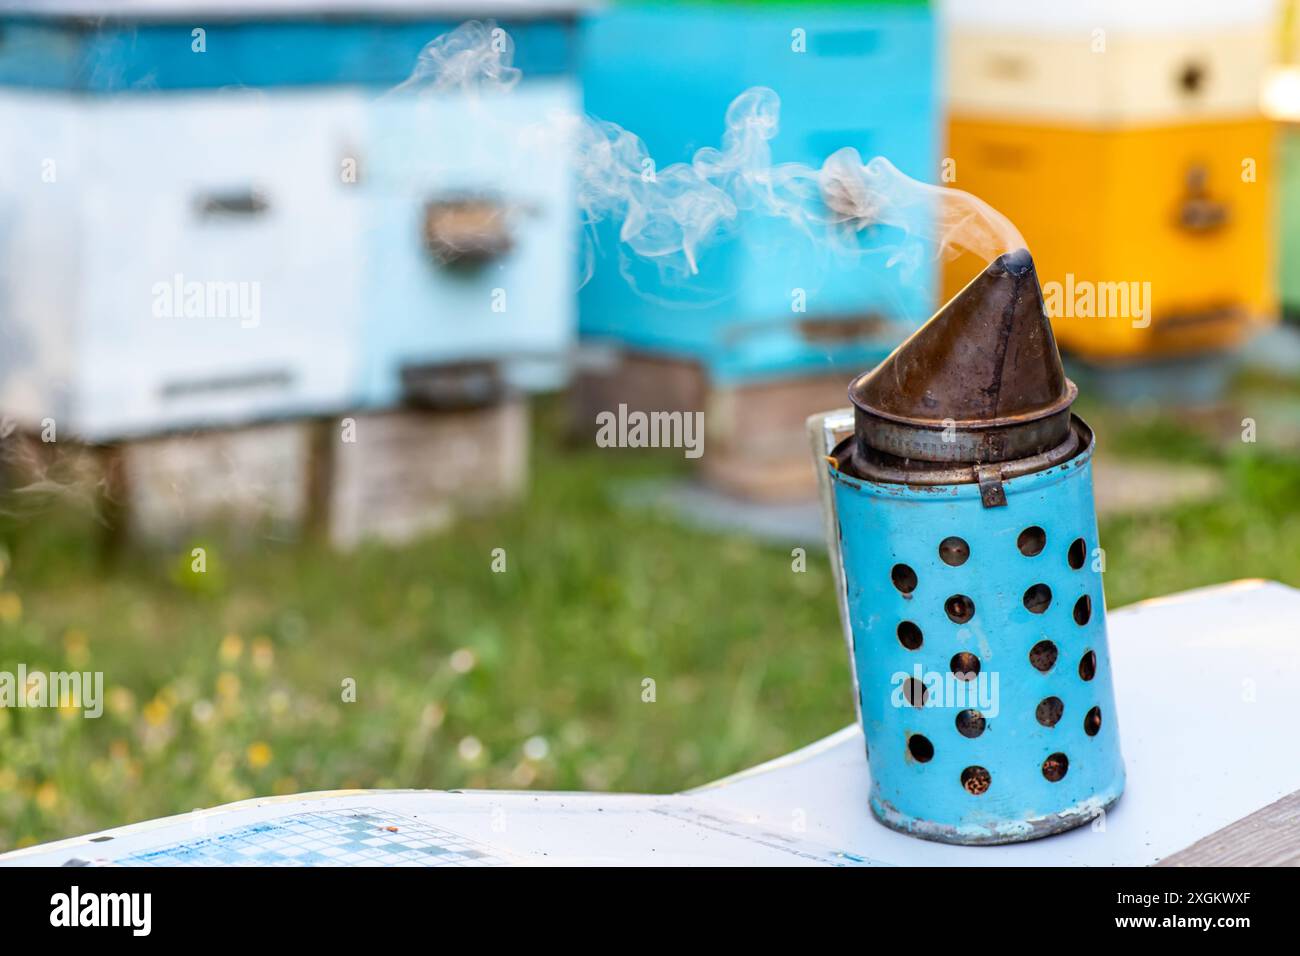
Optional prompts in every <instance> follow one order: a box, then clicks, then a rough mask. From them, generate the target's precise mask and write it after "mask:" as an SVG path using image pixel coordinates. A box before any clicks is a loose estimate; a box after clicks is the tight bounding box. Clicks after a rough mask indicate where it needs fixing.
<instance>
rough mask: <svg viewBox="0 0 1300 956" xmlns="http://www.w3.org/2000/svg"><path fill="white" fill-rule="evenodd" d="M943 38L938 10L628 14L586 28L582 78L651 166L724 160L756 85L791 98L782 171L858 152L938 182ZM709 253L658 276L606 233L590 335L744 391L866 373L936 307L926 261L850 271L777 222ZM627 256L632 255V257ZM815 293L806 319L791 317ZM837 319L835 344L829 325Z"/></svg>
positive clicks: (761, 224) (741, 225) (742, 224)
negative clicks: (738, 111)
mask: <svg viewBox="0 0 1300 956" xmlns="http://www.w3.org/2000/svg"><path fill="white" fill-rule="evenodd" d="M935 42H936V38H935V27H934V22H933V19H932V15H931V12H930V10H929V9H928V8H927V7H925V6H910V7H907V6H891V5H883V6H882V5H874V4H873V5H867V4H861V5H858V4H853V5H841V6H836V7H825V8H813V9H809V8H805V7H803V6H794V5H775V6H772V5H764V6H762V7H749V6H739V5H735V6H729V7H727V8H725V9H719V8H717V7H709V6H673V7H668V8H660V9H640V8H627V9H623V8H615V9H613V10H610V11H608V12H605V13H603V14H602V15H600V16H598V17H595V18H593V19H592V20H590V21H588V23H587V25H586V33H585V35H584V41H583V50H584V65H583V68H582V80H583V88H584V95H585V99H586V108H587V110H588V112H589V113H591V114H593V115H594V116H597V117H599V118H600V119H603V120H609V121H612V122H615V123H618V124H619V125H621V126H623V127H625V128H627V129H628V130H630V131H631V132H633V133H635V134H637V135H638V136H640V137H641V138H642V139H643V140H644V141H645V143H646V146H647V147H648V149H649V152H650V154H651V155H652V156H653V157H654V159H655V162H656V164H657V165H658V166H659V167H660V168H662V167H664V166H666V165H668V164H670V163H673V162H679V161H688V160H689V159H690V158H691V156H692V154H693V153H694V152H695V150H697V149H699V148H701V147H707V146H716V145H717V144H718V143H719V139H720V137H721V136H722V133H723V117H724V114H725V113H726V111H727V107H728V104H729V103H731V101H732V100H733V99H734V98H735V97H736V96H737V95H739V94H740V93H742V92H743V91H744V90H745V89H746V88H748V87H751V86H766V87H770V88H772V89H774V90H775V91H776V93H777V94H778V95H779V96H780V98H781V115H780V132H779V134H778V135H777V136H776V138H775V139H774V140H773V141H772V143H771V146H772V159H773V162H774V163H782V162H798V163H805V164H809V165H811V166H814V167H816V166H820V165H821V163H822V162H823V161H824V160H825V159H826V157H827V156H828V155H830V154H831V153H832V152H834V151H836V150H837V149H840V148H842V147H853V148H856V149H857V150H858V152H859V153H860V154H861V155H862V156H863V157H864V158H869V157H871V156H875V155H883V156H886V157H887V158H889V159H890V160H891V161H892V162H893V163H894V164H895V165H896V166H898V167H899V168H900V169H901V170H902V171H903V172H905V173H907V174H909V175H911V176H913V177H917V178H921V179H926V180H929V179H933V178H934V175H935V170H936V169H937V149H938V146H937V143H938V135H939V132H938V120H937V100H936V95H937V94H936V76H935V73H936V59H935ZM736 225H737V228H736V229H735V230H733V231H732V232H731V233H730V234H729V235H728V236H727V237H725V238H723V239H721V240H719V241H718V242H716V243H714V244H712V245H706V247H705V249H704V252H703V254H702V255H701V257H700V260H699V263H698V267H699V274H698V275H695V276H691V277H689V278H687V279H684V280H683V279H681V278H680V277H677V276H673V275H668V276H666V277H665V276H663V275H661V274H660V273H659V271H658V270H657V269H656V268H655V266H654V265H651V264H646V263H642V262H638V261H636V257H635V256H631V255H627V254H625V253H626V250H621V249H620V243H619V238H618V224H617V223H604V224H601V226H600V227H599V228H597V230H596V240H597V241H596V258H595V263H594V270H593V274H592V276H591V278H590V280H589V282H588V284H587V285H586V286H585V287H584V288H583V290H582V292H581V295H580V298H579V307H580V313H579V315H580V317H579V328H580V332H581V333H582V334H583V335H584V336H586V337H588V338H600V339H606V340H612V341H615V342H617V343H621V344H623V345H625V346H627V347H630V348H633V349H636V350H640V351H644V352H648V353H655V354H659V355H664V356H669V357H676V358H684V359H691V360H695V361H698V362H700V363H702V364H703V365H704V366H705V367H706V368H707V369H708V371H709V373H710V375H711V377H712V378H713V380H714V381H715V382H721V383H736V382H743V381H747V380H766V379H772V378H777V377H781V376H790V375H799V374H807V373H809V372H818V371H827V370H831V369H841V370H843V369H849V368H861V367H862V366H863V365H864V364H871V363H874V362H875V361H877V360H879V358H881V357H882V356H883V355H884V354H885V353H886V352H888V350H889V349H890V348H892V347H893V345H895V344H896V343H897V341H898V340H899V339H901V338H902V337H903V335H904V334H906V331H909V330H910V329H911V328H913V327H914V325H915V322H916V317H917V316H922V315H928V314H929V313H930V312H931V311H932V309H933V294H934V292H933V290H934V287H935V277H934V271H933V265H932V264H931V263H920V264H919V265H918V266H917V267H916V268H915V269H914V270H912V271H911V272H910V273H906V274H905V273H904V272H903V271H901V270H898V269H890V268H889V267H887V265H886V263H885V257H883V256H882V257H874V258H873V257H865V258H854V259H852V260H849V261H845V260H844V259H842V258H839V257H837V256H835V255H834V254H830V253H828V252H827V251H826V248H825V247H824V246H822V245H821V244H820V243H818V242H816V241H813V240H810V239H809V238H808V236H806V235H805V234H803V233H802V232H801V231H800V230H799V229H798V228H796V227H795V226H793V225H791V224H790V223H788V222H785V221H781V220H765V219H762V218H757V219H755V218H750V217H746V216H745V215H744V214H743V213H742V215H741V219H740V221H739V222H738V223H737V224H736ZM621 253H623V254H621ZM796 289H801V290H803V291H804V293H805V294H806V312H798V311H795V309H794V308H792V301H793V298H794V296H793V292H794V290H796ZM808 320H839V321H842V323H843V324H842V325H841V326H839V327H838V334H836V329H835V328H834V327H831V328H830V329H829V334H828V328H827V326H826V324H825V323H824V322H821V321H814V322H811V323H810V322H809V321H808Z"/></svg>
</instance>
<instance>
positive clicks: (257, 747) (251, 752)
mask: <svg viewBox="0 0 1300 956" xmlns="http://www.w3.org/2000/svg"><path fill="white" fill-rule="evenodd" d="M245 756H246V757H247V758H248V765H249V766H250V767H252V768H253V769H254V770H261V769H262V768H263V767H265V766H266V765H267V764H269V763H270V762H271V748H270V747H269V746H268V745H267V744H266V743H264V742H263V741H260V740H259V741H258V742H257V743H255V744H249V745H248V752H247V754H246V755H245Z"/></svg>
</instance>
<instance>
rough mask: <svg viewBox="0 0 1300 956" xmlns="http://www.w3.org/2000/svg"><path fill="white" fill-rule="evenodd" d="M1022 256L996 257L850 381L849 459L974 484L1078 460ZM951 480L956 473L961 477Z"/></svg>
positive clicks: (871, 472)
mask: <svg viewBox="0 0 1300 956" xmlns="http://www.w3.org/2000/svg"><path fill="white" fill-rule="evenodd" d="M1077 394H1078V389H1076V388H1075V385H1074V383H1073V382H1071V381H1070V380H1069V379H1068V378H1066V377H1065V369H1064V368H1063V367H1062V365H1061V355H1060V353H1059V352H1058V351H1057V348H1056V339H1055V337H1054V336H1053V335H1052V326H1051V323H1050V322H1049V321H1048V318H1047V311H1046V308H1045V307H1044V304H1043V293H1042V289H1041V288H1040V287H1039V284H1038V273H1037V271H1036V270H1035V268H1034V260H1033V258H1032V257H1031V256H1030V255H1029V251H1028V250H1027V249H1020V250H1017V251H1015V252H1008V253H1006V254H1004V255H1001V256H999V257H998V258H997V259H994V260H993V261H992V262H991V263H989V264H988V266H987V267H986V268H985V269H984V271H983V272H981V273H980V274H979V275H978V276H976V277H975V278H974V279H972V280H971V281H970V283H969V284H967V286H966V287H965V288H964V289H962V290H961V291H960V292H959V293H957V295H955V296H953V298H952V299H951V300H950V301H949V302H948V303H947V304H945V305H944V306H943V307H942V308H940V309H939V311H938V312H936V313H935V314H934V315H933V316H931V318H930V319H929V320H928V321H927V322H926V323H925V324H924V325H923V326H921V327H920V328H919V329H917V330H916V332H914V333H913V334H912V335H911V336H910V337H909V338H908V339H907V340H906V341H904V342H903V344H902V345H900V346H899V347H898V348H896V349H895V350H894V351H893V352H892V353H891V354H890V355H889V357H888V358H886V359H885V360H884V361H883V362H881V363H880V364H879V365H878V366H876V368H874V369H873V370H871V371H870V372H865V373H863V374H862V375H860V376H858V377H857V378H856V379H854V381H853V383H852V384H851V385H850V387H849V398H850V399H851V400H852V402H853V406H854V438H853V439H852V440H851V444H852V450H851V456H842V459H841V467H843V468H845V470H847V471H850V472H851V473H855V474H857V475H858V476H859V477H863V478H872V477H879V478H882V479H883V480H901V481H906V482H911V481H919V482H921V483H926V484H939V483H947V482H948V481H950V480H956V481H973V480H976V477H975V475H974V469H975V468H976V467H978V466H985V465H993V464H998V463H1002V462H1007V463H1011V462H1015V463H1016V464H1015V466H1014V467H1012V466H1010V465H1009V466H1007V467H1006V468H1003V469H1001V470H1002V471H1003V473H1004V475H1005V476H1006V477H1010V471H1014V472H1017V473H1023V472H1024V471H1025V470H1026V469H1028V470H1038V468H1039V467H1040V466H1041V467H1047V466H1050V465H1051V464H1053V463H1054V462H1055V461H1060V460H1064V459H1066V458H1069V457H1071V456H1072V455H1073V454H1074V452H1075V451H1077V450H1078V446H1079V441H1080V435H1079V434H1078V431H1079V427H1080V426H1081V423H1077V419H1076V420H1072V418H1071V415H1070V405H1071V404H1072V403H1073V402H1074V399H1075V396H1076V395H1077ZM954 476H955V477H954Z"/></svg>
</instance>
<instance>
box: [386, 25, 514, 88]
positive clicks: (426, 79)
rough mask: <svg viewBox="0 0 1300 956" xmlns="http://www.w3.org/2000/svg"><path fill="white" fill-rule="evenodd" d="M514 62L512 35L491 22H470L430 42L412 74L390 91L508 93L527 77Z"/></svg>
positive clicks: (422, 52)
mask: <svg viewBox="0 0 1300 956" xmlns="http://www.w3.org/2000/svg"><path fill="white" fill-rule="evenodd" d="M514 59H515V41H514V39H513V38H512V37H511V36H510V34H509V33H507V32H506V31H505V30H503V29H501V28H500V27H499V26H497V25H496V24H495V23H493V22H491V21H488V22H483V21H480V20H469V21H467V22H465V23H462V24H461V25H460V26H458V27H457V28H456V29H454V30H452V31H451V32H450V33H444V34H443V35H442V36H440V37H438V38H437V39H435V40H431V41H430V42H428V43H426V44H425V46H424V49H423V50H421V51H420V55H419V57H418V59H417V60H416V61H415V68H414V69H413V70H412V71H411V75H410V76H409V77H407V78H406V79H405V80H404V81H403V82H401V83H399V84H398V85H397V86H396V87H394V88H393V89H392V90H391V91H390V92H393V93H419V94H426V93H446V92H450V91H467V92H478V91H488V90H495V91H500V92H505V91H508V90H511V89H513V88H514V87H515V86H516V85H517V84H518V83H519V81H520V79H522V78H523V75H524V74H523V71H522V70H520V69H519V68H518V67H516V66H514Z"/></svg>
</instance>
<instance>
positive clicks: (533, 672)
mask: <svg viewBox="0 0 1300 956" xmlns="http://www.w3.org/2000/svg"><path fill="white" fill-rule="evenodd" d="M1288 387H1289V386H1288ZM1265 391H1266V393H1268V394H1270V395H1273V394H1274V391H1273V390H1272V388H1271V387H1270V388H1268V389H1266V390H1265ZM1085 414H1086V415H1089V416H1091V419H1092V420H1093V424H1094V425H1095V426H1096V427H1097V429H1098V431H1099V433H1101V434H1102V435H1103V436H1104V442H1105V444H1106V446H1107V447H1108V448H1109V449H1110V450H1111V451H1112V452H1114V453H1116V454H1119V455H1124V456H1129V457H1156V458H1159V459H1161V460H1168V461H1187V462H1195V463H1200V464H1205V465H1209V466H1212V467H1213V468H1214V469H1216V470H1218V471H1219V472H1220V473H1222V474H1223V475H1224V476H1226V478H1227V479H1228V480H1227V481H1226V482H1225V483H1224V486H1223V491H1222V493H1221V494H1220V495H1219V496H1218V497H1217V498H1216V499H1215V500H1213V501H1210V502H1202V503H1199V504H1186V505H1179V506H1175V507H1172V508H1166V509H1152V510H1149V511H1144V512H1143V513H1141V514H1140V515H1134V516H1127V517H1115V518H1109V519H1106V520H1104V521H1103V523H1102V543H1103V546H1104V547H1105V548H1106V551H1107V561H1108V568H1107V574H1106V589H1107V596H1108V602H1109V604H1110V605H1111V606H1112V607H1115V606H1119V605H1122V604H1126V603H1129V602H1131V601H1134V600H1137V599H1140V598H1143V597H1147V596H1150V595H1155V594H1163V593H1167V592H1170V591H1173V590H1178V589H1183V588H1188V587H1193V586H1197V585H1202V584H1209V583H1214V582H1218V581H1223V580H1229V579H1232V578H1237V577H1246V576H1261V577H1271V578H1276V579H1279V580H1283V581H1286V582H1288V583H1290V584H1292V585H1297V586H1300V544H1298V542H1300V510H1298V509H1297V508H1296V502H1297V501H1298V500H1300V450H1296V449H1294V448H1293V449H1292V450H1290V451H1277V450H1272V451H1270V450H1269V449H1268V447H1267V446H1266V444H1264V443H1261V444H1258V445H1246V444H1243V443H1241V442H1240V440H1239V438H1238V439H1237V440H1231V437H1230V438H1229V440H1228V441H1220V440H1218V439H1217V438H1216V437H1215V436H1214V435H1213V431H1214V430H1213V429H1210V432H1211V435H1210V437H1206V430H1205V429H1204V428H1200V429H1195V428H1190V427H1188V426H1186V425H1185V424H1180V423H1178V422H1175V421H1172V420H1169V419H1164V418H1159V417H1153V416H1150V415H1142V416H1133V415H1128V414H1120V413H1117V412H1113V411H1108V410H1106V409H1102V408H1095V407H1094V408H1092V409H1085ZM1222 431H1223V430H1222V429H1220V432H1222ZM1229 431H1231V430H1229ZM560 434H561V429H560V428H559V427H558V407H557V406H554V405H546V406H544V407H543V409H542V410H541V412H539V415H538V428H537V430H536V435H537V438H536V450H535V455H534V480H533V485H532V489H531V492H530V496H529V499H528V501H527V502H526V503H525V504H523V505H520V506H519V507H516V508H513V509H511V510H508V511H505V512H501V513H499V514H496V515H493V516H491V517H489V518H485V519H479V520H476V521H474V522H472V523H464V524H462V525H460V526H458V527H457V528H455V529H454V530H453V531H451V532H450V533H448V534H444V535H442V536H439V537H436V538H431V539H428V540H426V541H423V542H420V543H417V544H415V545H413V546H411V547H408V548H405V549H401V550H390V549H385V548H380V547H367V548H363V549H362V550H360V551H358V552H356V553H354V554H352V555H346V556H344V555H336V554H332V553H329V552H328V551H326V550H325V549H322V548H319V547H315V546H312V545H295V544H292V543H284V542H263V543H261V544H259V545H257V546H256V547H254V548H252V549H251V550H250V549H249V548H248V547H247V546H245V547H244V548H242V549H240V550H237V551H236V550H230V549H227V548H226V547H225V546H224V545H223V544H222V543H221V542H220V541H219V540H217V539H208V540H203V541H195V542H191V543H187V544H186V546H185V547H184V548H182V549H178V550H177V551H176V553H170V554H158V553H153V554H150V553H139V552H136V553H130V554H127V555H124V556H121V557H120V558H118V559H117V560H116V561H114V562H113V563H111V564H105V563H104V560H103V559H102V558H101V556H100V555H99V554H98V553H97V552H96V550H95V548H94V547H93V544H92V540H93V527H92V526H91V525H90V523H89V521H88V520H87V519H86V518H85V517H84V516H83V515H80V514H78V513H77V512H75V511H73V510H71V509H68V508H64V507H60V506H57V505H52V506H51V507H49V508H47V509H42V510H39V511H37V512H34V513H32V512H30V511H29V512H28V513H26V514H25V515H24V516H23V517H22V518H17V517H13V516H10V517H7V518H0V669H5V670H14V669H15V668H16V666H17V663H18V662H20V661H21V662H24V663H26V664H27V666H28V668H29V670H100V671H103V672H104V675H105V692H106V693H105V696H106V699H107V704H106V709H105V713H104V716H103V717H102V718H101V719H99V720H84V719H81V718H80V712H79V711H78V712H73V713H68V714H55V713H52V712H50V711H42V710H34V711H24V710H12V709H10V710H4V709H0V849H8V848H11V847H14V846H20V845H25V844H28V843H31V842H35V841H39V840H46V839H51V838H56V837H62V836H68V835H71V834H74V833H80V832H85V831H88V830H93V829H97V828H101V827H105V826H109V825H115V824H121V823H125V822H130V821H135V820H140V819H144V818H148V817H153V816H158V815H162V814H169V813H177V812H185V811H188V810H190V809H193V808H195V807H201V806H210V805H213V804H217V803H222V802H226V801H231V800H237V799H241V798H245V797H250V796H254V795H261V794H268V793H291V792H296V791H303V790H316V789H329V788H336V787H439V788H454V787H509V788H530V787H531V788H547V789H568V788H582V789H612V790H646V791H671V790H676V789H680V788H684V787H689V786H692V785H696V784H700V783H703V782H705V781H707V780H710V779H713V778H715V777H717V776H719V775H722V774H725V773H728V772H731V771H735V770H738V769H741V768H743V767H745V766H748V765H750V764H753V763H755V762H757V761H760V760H763V759H766V758H769V757H773V756H776V755H778V754H781V753H784V752H785V751H787V750H789V749H791V748H793V747H796V746H799V745H801V744H804V743H807V742H809V741H811V740H813V739H815V738H817V737H818V736H821V735H823V734H826V733H828V732H830V731H832V730H835V729H836V728H838V727H840V726H843V725H844V724H846V723H848V722H850V721H851V720H852V716H853V714H852V704H851V700H850V694H849V681H848V676H847V673H846V672H847V664H846V661H845V654H844V650H843V645H842V643H841V639H840V635H839V624H838V620H837V616H836V610H835V600H834V596H833V591H832V585H831V578H830V573H829V569H828V567H827V564H826V560H825V558H824V556H823V555H821V554H820V553H817V552H815V551H812V550H811V548H812V547H814V546H815V544H814V543H813V542H810V543H809V544H810V552H809V555H808V565H807V571H806V572H805V573H801V574H797V573H792V570H791V557H790V552H789V548H786V547H780V546H772V545H762V544H758V543H755V542H754V541H751V540H748V539H746V538H744V537H740V536H723V535H714V534H707V533H704V532H700V531H693V530H689V529H685V528H683V527H681V526H679V525H678V524H676V523H674V522H673V521H672V520H671V519H669V518H668V517H667V516H663V515H656V514H654V513H650V512H646V511H636V510H627V509H624V508H620V507H617V506H615V505H614V504H613V503H612V499H613V494H612V493H613V491H614V490H615V489H616V488H617V486H618V484H619V483H620V482H624V481H627V480H630V479H643V478H647V477H653V476H658V475H670V474H672V473H674V472H675V471H676V470H678V469H680V468H681V459H680V458H679V457H676V456H675V455H672V454H657V455H656V454H649V455H646V454H640V453H633V452H626V451H611V450H604V451H602V450H597V449H594V448H590V447H587V448H583V449H574V448H569V447H565V446H564V444H563V442H562V441H561V440H560V438H559V436H560ZM199 544H202V545H204V546H205V547H207V548H208V554H209V566H208V572H207V573H206V574H202V575H196V574H192V573H191V572H190V571H189V549H190V547H192V546H196V545H199ZM494 548H504V549H505V550H506V560H507V571H506V573H504V574H495V573H492V571H491V569H490V565H491V560H492V551H493V549H494ZM345 678H352V679H354V680H355V681H356V696H357V699H356V702H355V703H344V702H343V701H342V690H341V687H342V682H343V681H344V679H345ZM646 678H651V679H653V680H654V681H655V682H656V688H655V690H656V700H655V702H654V703H645V702H643V700H642V694H643V681H644V680H645V679H646Z"/></svg>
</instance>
